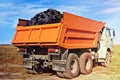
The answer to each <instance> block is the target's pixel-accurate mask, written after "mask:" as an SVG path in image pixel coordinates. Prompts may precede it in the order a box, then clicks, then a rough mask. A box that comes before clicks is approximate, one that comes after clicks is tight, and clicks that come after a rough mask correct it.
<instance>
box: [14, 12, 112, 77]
mask: <svg viewBox="0 0 120 80" xmlns="http://www.w3.org/2000/svg"><path fill="white" fill-rule="evenodd" d="M26 23H27V20H22V19H19V22H18V24H17V27H16V32H15V35H14V38H13V40H12V44H13V45H14V46H16V47H18V48H19V52H20V53H21V54H22V55H23V66H24V67H25V68H26V69H27V70H28V71H33V72H37V73H41V72H42V71H43V69H46V68H50V69H52V70H54V71H56V73H57V75H58V76H59V77H65V78H70V79H71V78H74V77H76V76H78V75H79V74H80V73H83V74H89V73H91V71H92V68H93V65H94V64H97V63H98V62H100V63H101V64H102V65H104V66H107V65H108V64H109V63H110V58H111V55H112V53H111V52H112V50H111V47H112V44H113V42H112V39H113V37H112V34H111V32H110V31H111V29H110V28H108V27H105V26H104V25H105V23H104V22H98V21H95V20H91V19H88V18H84V17H81V16H77V15H74V14H70V13H67V12H64V14H63V18H62V19H61V22H60V23H52V24H44V25H35V26H26ZM113 33H114V31H113Z"/></svg>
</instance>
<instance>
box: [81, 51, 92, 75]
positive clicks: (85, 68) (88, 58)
mask: <svg viewBox="0 0 120 80" xmlns="http://www.w3.org/2000/svg"><path fill="white" fill-rule="evenodd" d="M79 64H80V72H81V73H83V74H85V75H86V74H89V73H91V72H92V68H93V61H92V55H91V54H90V53H88V52H85V53H83V54H82V55H81V56H80V57H79Z"/></svg>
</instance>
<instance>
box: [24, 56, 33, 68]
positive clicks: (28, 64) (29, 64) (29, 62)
mask: <svg viewBox="0 0 120 80" xmlns="http://www.w3.org/2000/svg"><path fill="white" fill-rule="evenodd" d="M23 67H24V68H29V69H32V59H31V58H24V59H23Z"/></svg>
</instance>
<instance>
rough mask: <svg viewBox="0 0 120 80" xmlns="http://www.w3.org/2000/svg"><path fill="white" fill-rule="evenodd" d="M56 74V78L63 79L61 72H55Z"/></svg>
mask: <svg viewBox="0 0 120 80" xmlns="http://www.w3.org/2000/svg"><path fill="white" fill-rule="evenodd" d="M56 73H57V76H59V77H60V78H64V75H63V73H62V72H56Z"/></svg>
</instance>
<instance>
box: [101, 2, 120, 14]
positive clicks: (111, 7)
mask: <svg viewBox="0 0 120 80" xmlns="http://www.w3.org/2000/svg"><path fill="white" fill-rule="evenodd" d="M103 4H104V6H105V5H106V8H105V9H103V10H101V11H100V12H99V13H101V14H112V13H119V12H120V1H119V0H108V1H106V2H104V3H103Z"/></svg>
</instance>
